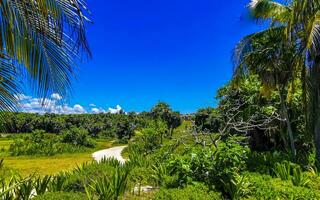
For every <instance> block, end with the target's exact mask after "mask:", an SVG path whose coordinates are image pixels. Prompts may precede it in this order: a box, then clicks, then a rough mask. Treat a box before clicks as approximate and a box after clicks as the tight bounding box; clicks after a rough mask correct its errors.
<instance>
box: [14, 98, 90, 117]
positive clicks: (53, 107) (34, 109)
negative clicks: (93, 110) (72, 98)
mask: <svg viewBox="0 0 320 200" xmlns="http://www.w3.org/2000/svg"><path fill="white" fill-rule="evenodd" d="M17 97H18V99H19V104H20V111H21V112H27V113H39V114H44V113H55V114H83V113H87V111H86V109H85V108H83V107H82V106H81V105H80V104H76V105H74V106H69V105H68V104H61V103H58V101H59V100H61V99H62V97H61V96H60V95H59V94H52V95H51V96H50V97H51V98H45V99H40V98H33V97H30V96H26V95H23V94H19V95H17Z"/></svg>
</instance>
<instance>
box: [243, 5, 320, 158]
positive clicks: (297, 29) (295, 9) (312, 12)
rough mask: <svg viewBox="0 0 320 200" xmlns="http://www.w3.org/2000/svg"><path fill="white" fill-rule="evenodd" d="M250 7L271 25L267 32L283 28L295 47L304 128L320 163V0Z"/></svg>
mask: <svg viewBox="0 0 320 200" xmlns="http://www.w3.org/2000/svg"><path fill="white" fill-rule="evenodd" d="M249 7H250V9H251V12H252V15H253V16H254V17H255V18H256V19H258V20H267V21H270V22H271V23H270V30H275V29H279V28H280V29H283V33H284V34H285V36H286V37H285V42H286V43H287V44H289V45H294V46H295V47H296V54H297V55H299V56H298V57H299V59H300V61H299V62H295V64H296V65H297V66H296V67H294V68H293V70H295V71H296V73H300V74H301V80H302V84H303V91H304V103H305V105H307V106H306V108H307V109H306V111H307V116H306V119H307V127H308V128H309V130H310V132H311V133H313V137H314V143H315V147H316V153H317V160H318V161H320V53H319V52H320V51H319V50H320V0H292V1H288V2H287V3H285V4H280V3H278V2H275V1H271V0H251V3H250V4H249ZM254 35H255V34H254ZM254 35H252V37H254ZM298 70H300V71H299V72H297V71H298Z"/></svg>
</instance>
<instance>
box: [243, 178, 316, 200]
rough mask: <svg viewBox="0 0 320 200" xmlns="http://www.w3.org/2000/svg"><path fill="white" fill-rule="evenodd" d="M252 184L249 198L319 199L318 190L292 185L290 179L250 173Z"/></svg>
mask: <svg viewBox="0 0 320 200" xmlns="http://www.w3.org/2000/svg"><path fill="white" fill-rule="evenodd" d="M248 177H249V181H250V183H251V184H252V189H251V191H252V192H251V194H250V198H249V199H270V200H271V199H288V200H289V199H310V200H311V199H319V198H320V191H319V190H314V189H309V188H306V187H299V186H294V185H293V184H292V182H291V181H282V180H281V179H278V178H272V177H271V176H268V175H260V174H257V173H251V174H249V175H248Z"/></svg>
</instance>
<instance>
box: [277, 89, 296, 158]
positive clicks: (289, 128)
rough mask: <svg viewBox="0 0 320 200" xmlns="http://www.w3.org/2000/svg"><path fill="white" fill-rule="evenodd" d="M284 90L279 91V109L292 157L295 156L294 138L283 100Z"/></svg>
mask: <svg viewBox="0 0 320 200" xmlns="http://www.w3.org/2000/svg"><path fill="white" fill-rule="evenodd" d="M283 94H285V90H284V89H281V90H280V103H281V109H282V113H283V117H284V119H285V122H286V125H287V132H288V136H289V143H290V149H291V152H292V153H293V155H294V156H296V147H295V145H294V137H293V131H292V126H291V122H290V118H289V113H288V108H287V105H286V102H285V99H284V95H283Z"/></svg>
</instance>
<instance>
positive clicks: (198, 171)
mask: <svg viewBox="0 0 320 200" xmlns="http://www.w3.org/2000/svg"><path fill="white" fill-rule="evenodd" d="M248 153H249V149H248V148H247V147H246V146H242V145H240V144H238V142H237V141H236V140H235V138H230V139H228V140H227V141H226V142H220V143H219V145H218V147H217V148H208V147H207V148H202V147H201V148H191V149H189V151H188V152H187V153H185V155H183V156H176V157H174V158H173V159H171V160H170V161H169V162H168V171H169V173H170V175H177V176H178V180H177V184H178V185H180V186H181V185H184V184H188V183H190V181H201V182H205V183H207V184H208V185H209V186H210V187H212V186H216V187H217V188H219V189H221V190H223V187H222V182H229V181H230V180H231V179H233V178H234V175H235V174H239V173H240V172H241V171H244V170H245V169H246V160H247V158H248Z"/></svg>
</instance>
